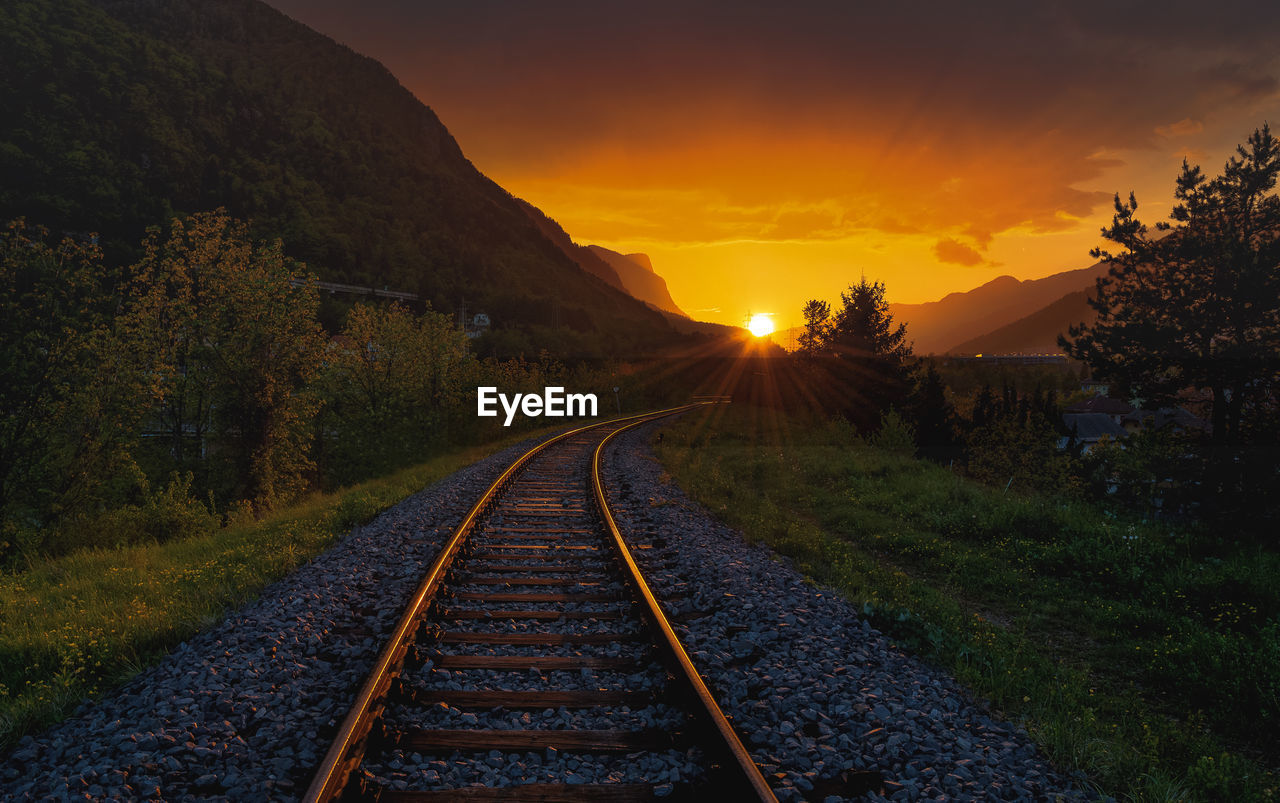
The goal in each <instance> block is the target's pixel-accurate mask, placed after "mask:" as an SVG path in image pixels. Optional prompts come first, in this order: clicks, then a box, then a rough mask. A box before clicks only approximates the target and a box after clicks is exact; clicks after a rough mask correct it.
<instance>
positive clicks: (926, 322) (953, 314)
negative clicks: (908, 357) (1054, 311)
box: [889, 263, 1107, 354]
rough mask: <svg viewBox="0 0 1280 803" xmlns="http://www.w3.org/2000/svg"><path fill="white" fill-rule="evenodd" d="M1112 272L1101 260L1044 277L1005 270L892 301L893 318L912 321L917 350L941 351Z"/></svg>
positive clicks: (910, 326) (910, 336) (909, 327)
mask: <svg viewBox="0 0 1280 803" xmlns="http://www.w3.org/2000/svg"><path fill="white" fill-rule="evenodd" d="M1106 272H1107V267H1106V265H1104V264H1102V263H1098V264H1096V265H1092V266H1090V267H1088V268H1080V269H1079V270H1069V271H1065V272H1063V273H1055V274H1054V275H1052V276H1046V277H1045V278H1043V279H1032V280H1029V281H1019V280H1018V279H1015V278H1014V277H1012V276H999V277H997V278H995V279H992V280H991V281H989V282H987V283H986V284H984V285H982V286H980V287H977V288H975V289H973V290H969V291H967V292H964V293H951V294H949V295H947V296H945V297H944V298H942V299H941V300H939V301H930V302H927V303H924V304H890V305H889V313H890V314H891V315H892V316H893V320H894V321H895V322H898V323H905V324H906V325H907V338H908V339H909V340H911V341H912V342H913V344H914V346H913V348H914V349H915V352H916V353H917V354H941V353H944V352H947V351H949V350H951V349H952V348H953V347H954V346H956V344H963V343H966V342H968V341H970V340H973V339H974V338H977V337H980V336H981V335H984V334H986V333H989V332H994V331H995V330H997V329H999V328H1001V327H1003V326H1007V325H1009V324H1011V323H1014V322H1015V321H1018V320H1019V319H1021V318H1022V317H1024V316H1025V315H1027V313H1028V312H1029V311H1032V310H1039V309H1042V308H1044V307H1045V306H1047V305H1049V304H1052V303H1053V302H1055V301H1057V300H1058V299H1060V298H1062V297H1063V296H1066V295H1068V294H1070V293H1075V292H1078V291H1082V290H1086V289H1088V288H1091V287H1093V284H1094V280H1095V279H1097V278H1098V277H1099V276H1103V275H1105V274H1106Z"/></svg>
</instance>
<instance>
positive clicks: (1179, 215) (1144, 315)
mask: <svg viewBox="0 0 1280 803" xmlns="http://www.w3.org/2000/svg"><path fill="white" fill-rule="evenodd" d="M1278 175H1280V142H1277V140H1276V139H1275V138H1274V137H1273V136H1272V134H1271V131H1270V129H1269V128H1268V127H1266V126H1264V127H1263V128H1262V129H1261V130H1258V131H1255V132H1254V133H1253V134H1252V135H1251V136H1250V137H1249V138H1248V141H1247V143H1246V144H1245V145H1243V146H1240V147H1238V148H1237V149H1236V155H1234V156H1232V157H1231V158H1230V159H1229V160H1228V161H1227V163H1226V165H1225V167H1224V168H1223V172H1222V174H1221V175H1219V176H1216V177H1214V178H1212V179H1211V178H1208V177H1207V176H1205V175H1204V173H1202V172H1201V169H1200V167H1199V166H1195V167H1192V166H1191V165H1190V164H1189V163H1187V162H1186V161H1184V162H1183V166H1182V172H1181V174H1180V175H1179V176H1178V178H1177V181H1176V184H1175V189H1174V198H1175V200H1176V201H1177V205H1176V206H1175V207H1174V208H1173V212H1172V214H1171V216H1170V217H1171V219H1172V220H1173V223H1167V222H1161V223H1159V224H1157V226H1156V229H1157V230H1158V231H1159V232H1160V235H1159V236H1152V235H1150V234H1149V231H1148V229H1147V226H1146V225H1145V224H1143V223H1142V222H1141V221H1140V220H1139V219H1138V217H1137V209H1138V203H1137V199H1136V198H1135V197H1134V195H1133V194H1132V193H1130V195H1129V199H1128V201H1127V202H1121V200H1120V196H1119V195H1117V196H1116V199H1115V215H1114V217H1113V219H1112V223H1111V225H1110V226H1109V227H1107V228H1105V229H1103V231H1102V234H1103V236H1104V237H1106V238H1107V239H1108V240H1110V241H1112V242H1113V243H1115V244H1117V245H1118V246H1120V250H1119V251H1118V252H1115V253H1112V252H1110V251H1106V250H1103V249H1097V250H1095V252H1094V256H1095V257H1098V258H1101V259H1105V260H1108V261H1109V262H1110V263H1111V269H1110V271H1109V272H1108V275H1107V276H1105V277H1102V278H1100V279H1099V280H1098V284H1097V290H1096V293H1095V295H1096V298H1095V299H1093V300H1091V301H1090V304H1091V305H1092V306H1093V307H1094V308H1095V309H1096V310H1097V311H1098V319H1097V322H1096V323H1094V324H1092V325H1090V326H1084V327H1073V328H1072V329H1071V331H1070V335H1071V338H1072V340H1067V339H1066V338H1063V339H1062V341H1061V342H1062V343H1063V346H1064V347H1065V348H1067V349H1068V350H1069V351H1070V353H1071V354H1072V355H1074V356H1076V357H1077V358H1079V359H1083V360H1086V361H1087V362H1088V363H1089V364H1090V366H1091V367H1092V368H1093V370H1094V372H1095V374H1096V375H1097V376H1099V377H1102V378H1104V379H1109V380H1112V381H1114V382H1116V383H1117V384H1118V385H1119V386H1120V389H1121V392H1122V393H1125V394H1126V395H1128V396H1136V397H1139V398H1141V399H1143V401H1144V402H1145V403H1146V404H1148V405H1163V404H1170V403H1172V402H1173V401H1174V400H1175V397H1176V396H1177V394H1178V393H1179V392H1180V391H1184V390H1186V389H1194V390H1197V391H1203V392H1205V393H1208V394H1210V395H1211V397H1212V402H1211V409H1212V433H1211V440H1212V443H1211V447H1212V449H1211V456H1212V458H1213V459H1212V460H1211V461H1209V462H1208V463H1206V469H1207V471H1206V473H1205V474H1204V475H1202V477H1201V481H1202V483H1203V485H1204V487H1205V488H1207V489H1209V490H1210V491H1211V492H1212V495H1213V496H1215V497H1219V498H1220V499H1228V500H1230V499H1233V498H1234V500H1235V501H1234V502H1227V504H1233V503H1238V502H1239V501H1240V500H1241V499H1243V498H1250V497H1256V496H1258V495H1260V494H1262V495H1266V494H1271V493H1274V491H1275V490H1276V489H1277V488H1280V473H1278V472H1277V470H1276V468H1275V460H1274V454H1275V452H1274V450H1275V449H1276V447H1277V446H1280V441H1277V440H1276V439H1275V438H1274V434H1275V433H1274V427H1273V425H1272V422H1273V421H1274V419H1275V417H1276V414H1277V412H1280V397H1278V395H1277V394H1280V196H1277V195H1276V194H1275V192H1274V189H1275V186H1276V179H1277V176H1278ZM1268 437H1270V438H1271V440H1269V441H1267V442H1261V441H1260V440H1259V439H1260V438H1268Z"/></svg>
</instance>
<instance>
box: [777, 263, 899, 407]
mask: <svg viewBox="0 0 1280 803" xmlns="http://www.w3.org/2000/svg"><path fill="white" fill-rule="evenodd" d="M884 294H885V286H884V284H883V283H881V282H870V281H868V280H867V278H866V277H865V276H863V277H862V279H861V280H860V281H859V282H858V283H857V284H851V285H849V288H848V289H847V290H845V291H843V292H842V293H841V294H840V299H841V302H842V306H841V307H840V309H838V310H836V311H835V312H834V313H833V312H832V310H831V307H830V305H829V304H827V303H826V302H825V301H819V300H812V301H809V302H808V303H807V304H806V305H805V307H804V317H805V330H804V332H803V333H802V334H801V335H800V338H799V354H800V355H801V357H803V358H805V359H806V360H807V361H808V362H809V363H810V364H811V365H812V366H813V367H814V370H815V372H816V373H817V374H819V376H818V377H816V378H815V379H814V385H815V387H818V388H821V389H822V392H823V393H824V394H825V395H826V396H828V397H829V399H830V400H829V402H828V403H827V404H826V405H824V406H825V407H826V408H828V409H830V410H833V411H835V412H838V413H840V414H841V415H844V416H845V417H846V418H849V419H850V420H852V421H854V422H855V423H857V424H858V425H859V426H861V427H863V428H867V429H870V428H872V427H874V426H875V425H876V423H877V422H878V421H879V419H880V417H881V416H882V415H883V414H884V412H885V411H887V410H888V409H889V408H890V407H893V406H900V405H902V404H903V402H904V401H905V400H906V398H907V394H908V391H909V390H910V387H911V379H910V371H911V362H910V361H911V346H910V344H909V343H908V342H907V340H906V337H907V329H906V324H898V325H897V326H896V327H895V326H894V325H893V316H891V315H890V314H889V304H888V302H887V301H885V298H884Z"/></svg>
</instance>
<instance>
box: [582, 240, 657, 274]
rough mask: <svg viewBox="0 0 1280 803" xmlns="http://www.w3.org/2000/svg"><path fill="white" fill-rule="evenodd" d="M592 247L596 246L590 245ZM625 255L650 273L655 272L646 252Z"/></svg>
mask: <svg viewBox="0 0 1280 803" xmlns="http://www.w3.org/2000/svg"><path fill="white" fill-rule="evenodd" d="M592 247H593V248H596V247H598V246H592ZM625 256H626V258H627V259H629V260H631V261H632V262H634V263H636V264H637V265H639V266H640V267H642V268H644V269H645V270H647V271H649V272H650V273H654V272H655V271H654V269H653V260H651V259H649V255H648V254H626V255H625Z"/></svg>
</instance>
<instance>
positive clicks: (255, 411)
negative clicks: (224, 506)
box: [134, 210, 323, 508]
mask: <svg viewBox="0 0 1280 803" xmlns="http://www.w3.org/2000/svg"><path fill="white" fill-rule="evenodd" d="M134 271H135V282H136V286H137V288H138V293H139V294H140V296H142V297H143V298H144V299H145V302H144V303H145V304H146V306H147V307H148V308H149V309H151V310H152V311H153V313H152V318H153V319H154V320H156V321H158V322H160V326H161V327H162V328H163V331H164V332H165V333H166V335H167V342H166V344H165V345H166V348H167V350H168V353H169V354H170V355H171V358H172V361H173V364H174V366H175V368H176V370H175V371H174V372H173V373H172V374H171V375H170V376H169V377H168V380H167V381H166V382H165V384H164V386H163V388H162V390H163V394H164V401H163V404H162V405H161V406H160V409H159V416H160V425H161V429H162V431H163V432H164V434H165V439H166V441H167V443H168V445H169V450H170V454H171V455H172V456H173V459H174V461H175V463H176V464H177V467H178V468H179V469H180V470H190V469H191V468H193V467H197V468H201V469H203V471H204V473H205V482H206V483H207V487H209V488H210V489H212V490H214V491H215V493H217V494H218V496H219V497H221V498H223V499H225V500H228V501H229V500H235V499H250V500H252V501H253V502H254V503H255V504H256V505H258V506H260V507H262V508H269V507H271V506H273V505H275V504H278V503H279V502H281V501H287V500H288V499H290V498H292V497H293V496H296V495H297V494H298V493H299V492H301V491H302V490H303V489H304V488H305V486H306V481H305V475H306V473H307V472H308V471H310V470H311V469H312V468H313V464H312V463H311V461H310V460H309V459H308V457H307V451H308V445H309V440H310V437H311V419H312V417H313V416H314V415H315V412H316V409H317V401H316V399H315V398H314V397H313V396H312V395H311V394H309V393H308V392H306V385H307V383H308V382H309V381H310V380H311V379H312V377H313V376H314V375H315V373H316V371H317V370H318V368H319V363H320V354H321V349H322V344H323V339H322V335H321V331H320V327H319V324H318V323H317V322H316V310H317V307H318V303H319V302H318V297H317V294H316V288H315V279H314V277H312V276H311V275H310V274H308V273H307V272H306V270H305V268H304V267H303V266H301V265H299V264H298V263H296V262H293V261H292V260H290V259H287V258H286V257H285V256H284V255H283V253H282V249H281V245H280V243H279V241H276V242H274V243H269V244H263V243H253V242H251V241H250V239H249V235H248V231H247V229H246V227H245V226H244V225H243V224H241V223H237V222H235V221H233V220H231V219H230V218H229V217H228V216H227V215H226V213H225V212H224V211H223V210H218V211H217V212H213V213H206V214H199V215H194V216H192V217H189V218H187V219H185V220H176V219H175V220H174V221H173V223H172V225H171V226H170V228H169V232H168V237H167V239H162V235H161V232H160V231H159V230H153V231H152V232H151V233H150V235H149V236H148V238H147V240H146V242H145V243H144V255H143V258H142V260H141V261H140V262H139V264H138V265H137V266H136V267H135V269H134ZM206 449H207V450H212V451H215V452H217V453H218V454H219V456H220V459H219V460H218V461H216V462H210V461H200V460H199V455H200V453H201V452H202V451H204V450H206Z"/></svg>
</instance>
